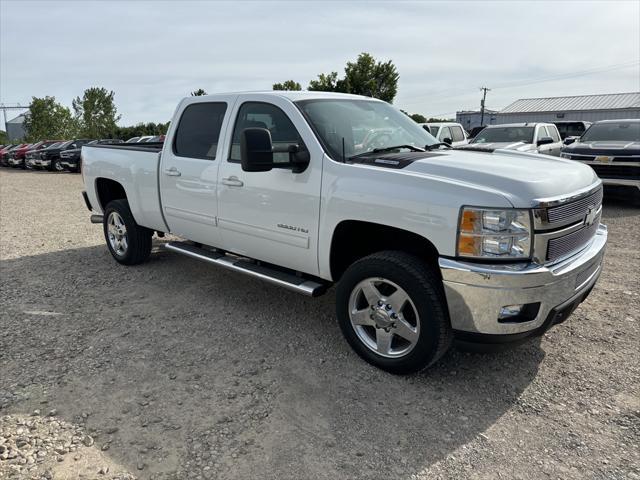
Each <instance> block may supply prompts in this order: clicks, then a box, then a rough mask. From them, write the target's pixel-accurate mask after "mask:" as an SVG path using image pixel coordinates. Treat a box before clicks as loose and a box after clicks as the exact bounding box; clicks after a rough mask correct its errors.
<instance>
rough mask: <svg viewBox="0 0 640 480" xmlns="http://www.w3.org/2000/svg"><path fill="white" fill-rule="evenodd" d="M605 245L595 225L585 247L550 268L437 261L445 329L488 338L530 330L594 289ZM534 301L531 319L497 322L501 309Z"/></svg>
mask: <svg viewBox="0 0 640 480" xmlns="http://www.w3.org/2000/svg"><path fill="white" fill-rule="evenodd" d="M606 243H607V227H606V226H604V225H600V226H599V228H598V230H597V233H596V235H595V236H594V238H593V240H592V242H591V243H590V244H589V245H588V246H587V247H586V248H584V249H583V250H581V251H580V252H579V253H577V254H574V255H572V256H571V257H569V258H567V259H565V260H563V261H561V262H559V263H556V264H554V265H553V266H543V265H538V264H535V263H522V264H515V263H514V264H506V265H505V264H502V265H501V264H493V265H486V264H475V263H471V262H461V261H457V260H453V259H448V258H440V259H439V265H440V271H441V273H442V279H443V285H444V289H445V295H446V298H447V304H448V307H449V316H450V318H451V326H452V327H453V328H454V329H455V330H462V331H467V332H476V333H485V334H493V335H501V334H512V333H522V332H528V331H530V330H535V329H536V328H538V327H540V326H541V325H542V324H543V323H544V321H545V319H546V318H547V316H548V315H549V312H550V311H551V310H552V309H553V308H555V307H557V306H559V305H562V304H563V303H565V302H566V301H567V300H569V299H571V298H574V297H576V296H579V295H580V294H582V293H584V292H585V291H586V290H587V289H589V288H591V287H592V286H593V284H595V282H596V280H597V278H598V275H599V274H600V271H601V264H602V260H603V257H604V253H605V249H606ZM585 277H586V279H585ZM538 302H539V303H540V310H539V312H538V315H537V317H536V318H535V319H533V320H531V321H526V322H522V323H498V315H499V312H500V308H502V307H503V306H506V305H518V304H527V303H538Z"/></svg>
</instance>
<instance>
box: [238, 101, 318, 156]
mask: <svg viewBox="0 0 640 480" xmlns="http://www.w3.org/2000/svg"><path fill="white" fill-rule="evenodd" d="M245 128H266V129H267V130H269V132H271V141H272V142H273V145H274V146H285V145H293V144H296V145H298V146H299V148H300V150H304V149H305V148H306V147H305V145H304V143H303V141H302V138H301V137H300V134H299V133H298V130H296V127H294V126H293V123H292V122H291V120H290V119H289V117H288V116H287V114H286V113H284V112H283V111H282V110H280V109H279V108H278V107H276V106H275V105H272V104H270V103H260V102H247V103H244V104H242V106H241V107H240V110H239V111H238V118H237V119H236V125H235V127H234V129H233V139H232V142H231V153H230V155H229V161H230V162H240V135H241V133H242V131H243V130H244V129H245ZM273 161H274V163H288V162H289V154H288V153H287V152H275V153H274V154H273Z"/></svg>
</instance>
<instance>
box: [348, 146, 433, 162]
mask: <svg viewBox="0 0 640 480" xmlns="http://www.w3.org/2000/svg"><path fill="white" fill-rule="evenodd" d="M401 148H407V149H409V150H411V151H412V152H424V151H425V149H424V148H420V147H416V146H414V145H394V146H393V147H381V148H374V149H373V150H370V151H368V152H364V153H359V154H357V155H352V156H351V157H349V159H352V158H359V157H365V156H367V155H371V154H372V153H380V152H391V151H393V150H399V149H401Z"/></svg>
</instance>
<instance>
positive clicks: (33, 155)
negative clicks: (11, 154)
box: [24, 140, 62, 170]
mask: <svg viewBox="0 0 640 480" xmlns="http://www.w3.org/2000/svg"><path fill="white" fill-rule="evenodd" d="M61 141H62V140H44V141H42V142H38V143H36V144H34V145H33V146H32V147H31V148H29V150H27V151H26V153H25V155H24V167H25V168H27V169H29V170H31V169H33V167H34V162H35V160H36V159H39V158H40V153H41V152H42V151H43V150H44V149H45V148H49V147H51V146H52V145H54V144H56V143H60V142H61Z"/></svg>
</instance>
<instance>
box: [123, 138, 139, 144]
mask: <svg viewBox="0 0 640 480" xmlns="http://www.w3.org/2000/svg"><path fill="white" fill-rule="evenodd" d="M138 140H140V137H131V138H130V139H129V140H127V141H126V142H124V143H137V142H138Z"/></svg>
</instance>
